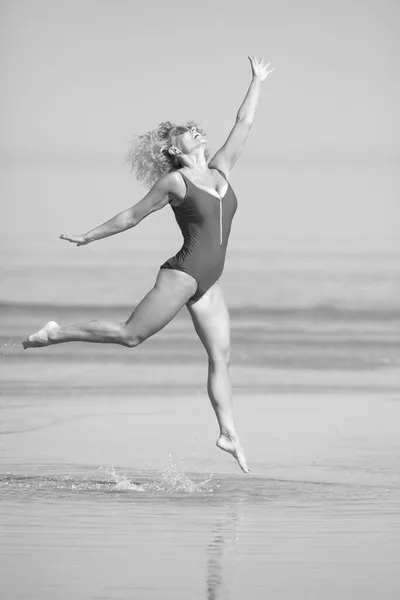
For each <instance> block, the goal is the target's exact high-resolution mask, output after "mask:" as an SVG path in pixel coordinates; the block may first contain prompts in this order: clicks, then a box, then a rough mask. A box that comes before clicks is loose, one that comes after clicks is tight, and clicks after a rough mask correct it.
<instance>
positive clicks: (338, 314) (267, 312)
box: [0, 302, 400, 321]
mask: <svg viewBox="0 0 400 600" xmlns="http://www.w3.org/2000/svg"><path fill="white" fill-rule="evenodd" d="M134 307H135V306H134V305H117V304H115V305H105V304H97V305H96V304H74V305H68V304H44V303H41V304H39V303H28V302H27V303H24V302H15V303H12V302H0V313H2V314H5V313H20V314H38V313H47V314H50V313H51V314H53V315H54V314H55V313H57V312H61V313H64V314H65V313H69V314H78V313H82V312H83V313H88V312H92V313H94V314H98V313H102V314H104V313H105V312H107V313H110V312H117V313H121V312H122V313H124V314H126V313H129V312H132V310H133V309H134ZM229 312H230V314H231V316H232V317H233V318H240V317H243V318H255V319H262V318H265V319H281V318H284V319H295V320H297V319H301V320H303V319H312V320H321V321H326V320H329V321H355V320H356V321H364V320H366V321H398V320H400V309H397V308H385V309H383V308H382V307H379V308H376V309H375V308H368V309H366V308H360V309H354V308H347V307H341V306H337V305H333V304H315V305H311V306H304V307H299V306H292V307H290V306H260V305H246V306H233V307H229Z"/></svg>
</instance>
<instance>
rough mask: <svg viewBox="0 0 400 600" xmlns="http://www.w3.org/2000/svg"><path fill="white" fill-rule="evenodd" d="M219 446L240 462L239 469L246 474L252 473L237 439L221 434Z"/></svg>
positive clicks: (218, 441)
mask: <svg viewBox="0 0 400 600" xmlns="http://www.w3.org/2000/svg"><path fill="white" fill-rule="evenodd" d="M217 446H218V448H221V450H225V452H229V454H232V456H233V457H234V458H236V460H237V461H238V463H239V467H240V468H241V469H242V471H243V472H244V473H250V469H249V467H248V466H247V462H246V458H245V455H244V452H243V449H242V446H241V445H240V442H239V440H238V438H237V437H235V436H230V435H227V434H225V433H221V435H220V436H219V438H218V439H217Z"/></svg>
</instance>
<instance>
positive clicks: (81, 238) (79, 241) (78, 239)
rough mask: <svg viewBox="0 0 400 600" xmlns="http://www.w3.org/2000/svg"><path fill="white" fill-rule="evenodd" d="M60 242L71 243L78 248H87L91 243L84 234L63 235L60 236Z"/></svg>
mask: <svg viewBox="0 0 400 600" xmlns="http://www.w3.org/2000/svg"><path fill="white" fill-rule="evenodd" d="M60 240H67V242H71V243H72V244H76V245H77V246H86V244H89V243H90V240H88V239H87V238H86V235H85V234H84V233H81V234H79V235H66V234H64V233H62V234H61V235H60Z"/></svg>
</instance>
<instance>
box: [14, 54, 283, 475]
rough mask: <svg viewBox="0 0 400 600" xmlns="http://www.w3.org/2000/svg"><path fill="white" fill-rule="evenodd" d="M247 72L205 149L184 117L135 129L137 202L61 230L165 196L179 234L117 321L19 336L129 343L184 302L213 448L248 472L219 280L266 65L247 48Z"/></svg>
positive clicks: (77, 238)
mask: <svg viewBox="0 0 400 600" xmlns="http://www.w3.org/2000/svg"><path fill="white" fill-rule="evenodd" d="M249 60H250V64H251V71H252V79H251V83H250V86H249V89H248V91H247V93H246V96H245V98H244V101H243V103H242V105H241V107H240V108H239V111H238V114H237V117H236V122H235V125H234V127H233V129H232V131H231V132H230V134H229V136H228V138H227V140H226V142H225V143H224V145H223V146H222V148H221V149H220V150H218V152H217V153H216V154H215V155H214V156H213V157H212V158H211V160H210V153H209V151H208V150H207V148H206V139H205V137H204V132H203V131H202V130H201V129H200V128H199V127H198V126H197V125H196V124H195V123H193V122H189V123H186V125H185V126H176V125H173V124H172V123H170V122H169V121H167V122H164V123H161V124H160V125H159V126H158V127H157V128H156V129H154V130H153V131H150V132H147V133H145V134H144V135H141V136H139V137H138V138H136V140H135V141H134V142H133V144H132V148H131V151H130V153H129V158H130V162H131V165H132V169H133V170H134V171H135V173H136V177H137V179H138V180H139V181H141V182H142V183H144V184H145V185H146V186H147V187H148V188H150V191H149V192H148V193H147V194H146V195H145V196H144V198H143V199H142V200H140V202H138V203H137V204H135V205H134V206H132V207H131V208H128V210H125V211H123V212H121V213H120V214H118V215H117V216H115V217H113V218H112V219H110V220H109V221H107V222H106V223H103V224H102V225H99V226H98V227H95V228H94V229H92V230H91V231H89V232H88V233H83V234H80V235H61V236H60V237H61V239H63V240H67V241H68V242H71V243H73V244H76V245H77V246H85V245H86V244H90V243H91V242H94V241H96V240H100V239H102V238H105V237H108V236H110V235H115V234H116V233H120V232H121V231H126V230H127V229H130V228H132V227H136V225H138V224H139V223H140V222H141V221H142V220H143V219H144V218H145V217H147V216H148V215H150V214H151V213H152V212H154V211H156V210H160V209H161V208H164V207H165V206H167V205H168V204H169V205H170V206H171V208H172V210H173V211H174V214H175V218H176V221H177V223H178V225H179V227H180V229H181V232H182V235H183V246H182V248H181V249H180V250H179V252H178V253H177V254H176V255H175V256H174V257H172V258H170V259H169V260H167V261H166V262H165V263H164V264H163V265H161V268H160V270H159V272H158V275H157V280H156V282H155V285H154V287H153V289H152V290H150V292H149V293H148V294H147V295H146V296H145V297H144V298H143V300H142V301H141V302H140V303H139V304H138V305H137V306H136V308H135V310H134V311H133V313H132V314H131V316H130V317H129V318H128V320H127V321H126V322H125V323H117V322H113V321H89V322H88V323H77V324H74V325H68V326H66V327H60V326H59V325H58V324H57V323H55V322H54V321H50V322H49V323H47V324H46V325H45V326H44V327H43V328H42V329H40V330H39V331H38V332H37V333H34V334H32V335H30V336H29V337H28V338H26V339H25V340H24V341H23V342H22V344H23V347H24V348H37V347H43V346H49V345H52V344H62V343H63V342H94V343H100V344H120V345H122V346H126V347H127V348H135V347H136V346H138V345H139V344H141V343H142V342H144V341H145V340H147V338H149V337H151V336H152V335H154V334H155V333H157V332H158V331H160V330H161V329H162V328H163V327H165V325H167V323H169V322H170V321H171V320H172V319H173V318H174V317H175V315H176V314H177V313H178V312H179V311H180V310H181V308H182V307H183V306H185V305H186V306H187V308H188V311H189V313H190V316H191V318H192V321H193V324H194V327H195V330H196V332H197V334H198V336H199V338H200V340H201V342H202V344H203V345H204V347H205V349H206V352H207V354H208V359H209V363H208V364H209V367H208V382H207V389H208V395H209V397H210V400H211V404H212V406H213V409H214V411H215V414H216V417H217V420H218V424H219V428H220V436H219V438H218V440H217V446H218V448H221V450H225V451H226V452H229V453H230V454H232V455H233V456H234V457H235V458H236V460H237V462H238V463H239V466H240V467H241V469H242V470H243V471H244V472H245V473H247V472H248V471H249V469H248V466H247V463H246V458H245V456H244V453H243V450H242V447H241V445H240V442H239V438H238V435H237V433H236V429H235V425H234V420H233V411H232V398H231V383H230V376H229V356H230V326H229V314H228V309H227V306H226V304H225V300H224V297H223V295H222V291H221V288H220V285H219V278H220V277H221V274H222V271H223V268H224V263H225V255H226V248H227V244H228V239H229V234H230V230H231V223H232V219H233V216H234V214H235V212H236V208H237V199H236V196H235V193H234V191H233V189H232V187H231V185H230V184H229V181H228V179H229V173H230V171H231V169H232V168H233V166H234V164H235V163H236V161H237V160H238V158H239V156H240V154H241V152H242V149H243V146H244V143H245V141H246V138H247V136H248V134H249V131H250V129H251V126H252V124H253V121H254V116H255V111H256V106H257V102H258V97H259V94H260V88H261V84H262V82H263V81H265V79H266V78H267V76H268V75H269V74H270V73H272V71H273V69H271V68H269V63H268V64H267V65H264V63H263V61H262V60H257V59H256V58H255V57H254V56H252V57H249Z"/></svg>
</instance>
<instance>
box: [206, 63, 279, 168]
mask: <svg viewBox="0 0 400 600" xmlns="http://www.w3.org/2000/svg"><path fill="white" fill-rule="evenodd" d="M249 60H250V64H251V72H252V78H251V83H250V86H249V89H248V90H247V93H246V96H245V97H244V100H243V102H242V104H241V106H240V108H239V110H238V113H237V116H236V122H235V125H234V126H233V129H232V131H231V132H230V134H229V136H228V138H227V140H226V142H225V144H224V145H223V146H222V148H220V150H218V152H216V154H215V155H214V157H213V158H212V160H211V163H212V164H213V165H215V166H216V167H218V168H220V169H221V171H223V172H224V173H225V174H228V173H229V171H230V170H231V169H232V167H233V165H234V164H235V162H236V161H237V160H238V158H239V156H240V154H241V152H242V150H243V147H244V144H245V141H246V139H247V136H248V134H249V131H250V129H251V126H252V125H253V122H254V117H255V114H256V108H257V104H258V98H259V95H260V90H261V84H262V83H263V81H265V80H266V78H267V77H268V75H269V74H270V73H272V71H273V70H274V69H272V68H270V63H267V64H266V65H264V63H263V60H262V59H261V60H257V59H256V58H255V56H249Z"/></svg>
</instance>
